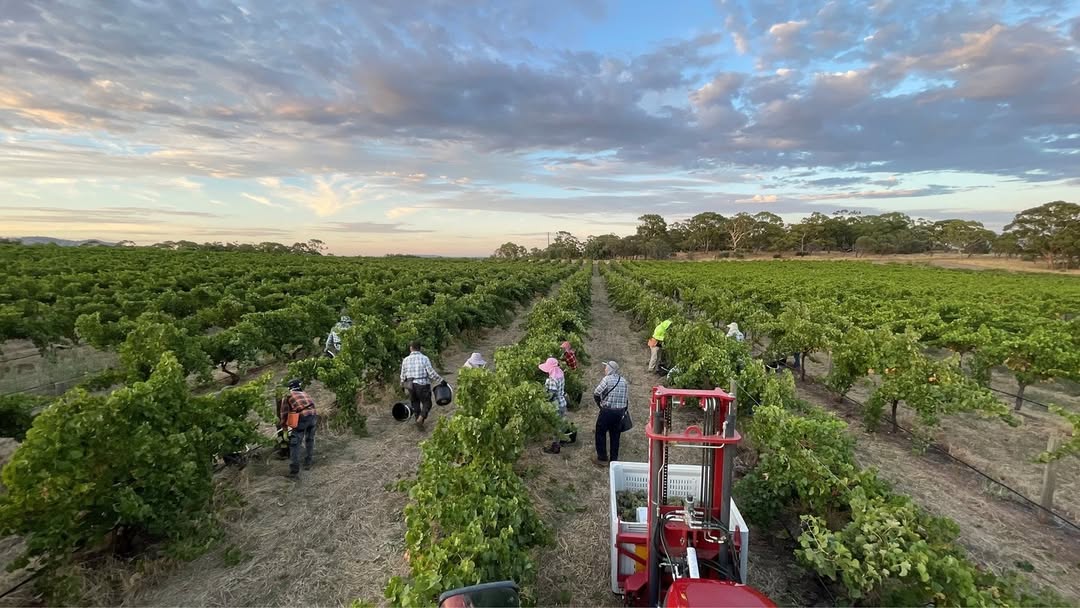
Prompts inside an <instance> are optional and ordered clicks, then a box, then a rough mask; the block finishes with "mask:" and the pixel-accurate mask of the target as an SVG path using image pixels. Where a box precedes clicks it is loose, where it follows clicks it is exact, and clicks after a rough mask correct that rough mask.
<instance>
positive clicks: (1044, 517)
mask: <svg viewBox="0 0 1080 608" xmlns="http://www.w3.org/2000/svg"><path fill="white" fill-rule="evenodd" d="M1060 440H1061V435H1060V434H1058V432H1057V431H1053V432H1051V433H1050V439H1049V440H1048V441H1047V443H1046V451H1047V452H1050V453H1052V452H1053V451H1054V450H1056V449H1057V448H1058V443H1059V441H1060ZM1057 463H1058V461H1057V460H1051V461H1050V462H1047V463H1046V464H1045V465H1044V467H1045V468H1044V469H1043V479H1042V493H1041V495H1040V497H1039V504H1041V505H1042V507H1043V509H1045V510H1043V511H1039V520H1040V521H1042V522H1043V523H1049V522H1050V520H1051V519H1052V516H1051V515H1050V511H1052V510H1053V509H1054V488H1055V486H1056V485H1057Z"/></svg>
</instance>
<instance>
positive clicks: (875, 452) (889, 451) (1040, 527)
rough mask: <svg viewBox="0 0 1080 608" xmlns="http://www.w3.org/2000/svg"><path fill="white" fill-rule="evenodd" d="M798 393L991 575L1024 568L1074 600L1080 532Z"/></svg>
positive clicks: (803, 387)
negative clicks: (954, 532)
mask: <svg viewBox="0 0 1080 608" xmlns="http://www.w3.org/2000/svg"><path fill="white" fill-rule="evenodd" d="M798 391H799V396H800V397H802V398H803V399H806V400H808V401H810V402H812V403H817V404H820V405H823V406H825V407H828V408H831V409H833V410H835V411H837V412H838V413H840V414H842V415H844V416H845V417H848V418H849V420H848V421H849V423H850V426H849V430H850V432H851V433H852V434H853V435H854V436H855V439H856V456H857V458H858V460H859V463H860V464H861V465H862V466H864V467H876V468H877V469H878V472H879V474H880V475H881V476H882V477H883V478H885V479H887V480H889V481H890V482H892V483H893V484H894V485H895V486H896V489H897V491H898V492H900V493H903V494H907V495H908V496H911V497H912V498H913V499H915V501H916V502H917V503H918V504H920V505H922V506H923V507H924V508H926V509H927V510H929V511H930V512H931V513H934V514H936V515H941V516H945V517H949V518H950V519H952V520H953V521H955V522H956V523H957V524H959V526H960V542H961V543H962V544H963V545H964V546H965V547H967V549H968V550H969V551H971V553H972V556H973V557H974V558H975V559H976V560H978V561H979V562H981V563H983V564H985V565H988V566H991V567H993V568H994V569H995V570H997V571H1001V570H1003V569H1008V570H1017V569H1018V568H1020V569H1024V570H1031V571H1030V572H1026V573H1024V574H1025V576H1027V577H1028V578H1029V579H1031V580H1032V581H1033V582H1035V583H1038V584H1041V585H1045V586H1048V587H1050V588H1052V589H1055V590H1056V591H1058V593H1061V594H1062V595H1064V596H1066V597H1068V598H1071V599H1072V600H1073V601H1076V602H1080V576H1078V575H1080V533H1074V532H1072V531H1070V530H1068V529H1066V528H1059V527H1057V526H1054V525H1052V524H1044V523H1041V522H1040V521H1039V520H1038V519H1037V518H1036V514H1035V513H1034V511H1033V510H1032V509H1031V508H1029V507H1027V506H1026V505H1023V504H1021V503H1019V502H1018V501H1016V500H1012V499H1010V498H1009V496H1010V495H1007V494H1005V493H1003V492H1002V491H1000V490H998V489H997V487H996V486H994V485H992V484H990V483H989V482H987V481H985V480H984V479H983V478H982V477H980V476H978V475H977V474H975V473H974V472H972V471H971V470H970V469H967V468H965V467H962V466H960V465H958V464H955V463H953V462H951V461H949V460H948V459H946V458H945V457H943V456H940V455H936V454H935V453H933V452H927V453H926V454H923V455H919V454H916V453H914V452H913V450H912V447H911V442H910V440H909V439H908V438H907V437H905V436H903V435H900V436H893V435H892V434H890V433H888V432H886V431H884V430H883V431H881V432H878V433H868V432H867V431H866V430H865V427H864V426H863V424H862V423H861V421H859V420H857V419H856V418H855V417H853V412H851V411H850V410H849V409H848V408H846V407H843V406H838V405H837V404H836V403H835V402H834V401H833V399H832V398H831V395H830V393H829V392H828V391H827V390H825V389H824V388H823V387H821V386H819V385H817V384H813V383H809V382H807V383H803V382H799V383H798ZM998 424H999V428H998V429H997V431H996V433H994V435H995V436H997V437H1000V438H1001V439H1002V440H1003V441H1004V440H1007V439H1008V437H1010V436H1011V435H1012V434H1013V431H1012V430H1011V429H1009V428H1008V427H1005V426H1004V425H1002V424H1000V423H998ZM882 426H883V428H887V427H888V425H887V424H883V425H882ZM1003 449H1004V448H1003ZM1075 509H1076V506H1075V505H1072V510H1075Z"/></svg>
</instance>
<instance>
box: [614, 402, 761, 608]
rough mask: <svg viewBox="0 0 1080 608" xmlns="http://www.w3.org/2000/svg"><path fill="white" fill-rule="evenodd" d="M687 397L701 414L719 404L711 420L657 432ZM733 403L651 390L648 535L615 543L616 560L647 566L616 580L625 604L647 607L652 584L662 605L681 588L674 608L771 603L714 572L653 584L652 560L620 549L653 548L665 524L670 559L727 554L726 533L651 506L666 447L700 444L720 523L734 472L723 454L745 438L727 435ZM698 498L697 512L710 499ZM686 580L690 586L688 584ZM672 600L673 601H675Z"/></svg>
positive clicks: (712, 511) (623, 536)
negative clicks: (694, 524)
mask: <svg viewBox="0 0 1080 608" xmlns="http://www.w3.org/2000/svg"><path fill="white" fill-rule="evenodd" d="M686 399H697V400H698V404H699V406H700V407H701V408H702V410H703V412H704V411H707V408H708V406H709V405H711V404H715V406H716V407H715V410H714V411H713V412H710V414H712V418H711V421H710V420H708V419H707V420H706V422H705V423H704V424H703V425H691V426H688V427H686V429H684V430H683V431H681V432H678V431H674V430H673V429H671V428H663V424H660V425H659V428H657V426H656V425H654V423H657V422H660V423H662V422H663V420H664V418H663V416H664V414H665V410H667V409H668V408H672V407H673V406H674V404H675V403H676V400H678V402H679V403H680V404H683V403H685V400H686ZM734 401H735V398H734V397H732V396H731V395H729V394H728V393H727V392H725V391H723V390H721V389H719V388H716V389H713V390H683V389H672V388H666V387H663V386H657V387H654V388H653V391H652V398H651V400H650V404H649V419H648V421H647V422H646V425H645V436H646V437H648V439H649V478H648V508H649V519H648V531H647V532H646V533H645V534H642V533H635V532H618V533H616V536H615V539H613V540H614V542H615V543H616V547H615V548H616V559H618V558H619V556H624V555H625V556H627V557H629V558H630V559H632V560H634V561H635V562H637V563H639V564H642V565H643V566H645V571H644V572H637V573H634V574H631V575H623V574H621V573H620V574H618V575H617V580H618V582H619V584H620V585H621V586H622V588H623V590H624V592H625V596H624V599H625V601H626V603H627V605H648V600H649V595H650V594H649V591H650V588H651V587H653V586H656V587H657V589H656V593H657V599H658V601H660V602H663V599H664V597H665V595H670V594H671V592H673V591H675V590H676V589H678V590H679V591H678V592H677V595H678V596H679V598H681V599H674V600H673V599H672V598H671V597H670V596H669V597H668V598H667V602H668V603H667V605H672V606H693V605H695V604H694V603H693V598H698V604H697V605H701V604H700V602H701V601H706V598H710V599H709V600H708V601H709V602H711V603H709V605H720V606H725V605H726V606H735V605H739V604H740V602H745V601H746V600H747V598H748V597H749V598H754V600H756V599H757V598H758V597H760V598H762V599H763V601H764V602H765V603H763V604H760V605H763V606H767V605H771V603H770V602H769V600H768V598H765V597H764V596H762V595H761V594H760V593H758V592H757V591H756V590H753V589H752V588H750V591H752V593H749V595H747V590H746V589H745V585H741V584H737V583H736V582H733V581H725V580H723V579H722V578H720V574H719V573H718V572H716V571H715V570H713V569H707V568H703V569H701V576H702V577H703V578H700V579H679V580H677V581H676V580H672V577H671V575H668V574H663V573H661V574H660V575H659V578H660V579H661V580H650V568H649V560H647V559H643V558H642V557H641V556H639V555H637V554H636V553H634V552H633V551H629V550H627V549H624V548H623V547H622V545H623V544H631V545H639V546H641V545H644V546H646V547H649V546H650V543H649V539H651V538H654V534H655V533H656V531H657V527H658V526H661V525H662V526H663V531H662V533H663V538H664V539H665V541H666V545H665V546H666V550H667V552H668V556H670V557H676V558H678V557H684V556H685V555H686V547H687V546H693V547H694V548H695V551H696V552H697V555H698V558H699V562H703V561H705V560H710V559H714V558H717V557H718V556H719V555H720V552H721V551H728V550H729V549H728V548H727V547H725V546H724V544H723V543H724V542H727V541H726V538H724V539H723V540H721V538H718V537H722V536H723V535H722V533H721V534H717V532H716V531H712V532H709V531H706V530H701V529H696V527H695V529H691V528H690V527H688V526H686V525H685V523H683V522H681V521H678V520H671V521H667V522H665V521H664V516H665V515H666V514H669V513H672V512H675V511H682V510H683V507H681V506H667V505H661V506H659V509H658V513H657V512H656V511H654V509H653V504H654V502H657V501H658V500H659V496H660V488H658V487H656V483H657V477H658V475H659V473H660V471H661V468H662V467H663V466H666V463H663V462H662V461H663V458H664V454H665V446H666V445H672V444H687V445H695V446H700V447H701V448H703V449H705V450H706V452H705V455H704V456H703V464H707V465H711V468H712V472H713V479H712V483H711V486H709V487H710V488H711V492H710V494H711V497H710V498H711V501H708V502H709V503H710V506H709V511H708V513H707V516H708V518H709V519H710V520H717V521H719V520H720V519H721V511H723V506H724V505H725V504H726V503H727V501H729V500H730V498H729V497H728V496H725V495H724V487H725V484H724V481H725V477H726V476H727V475H729V474H732V473H733V471H727V470H726V469H725V459H724V452H725V451H726V450H727V449H728V448H729V447H731V448H733V447H734V446H735V445H736V444H738V442H739V441H740V440H741V436H740V435H739V434H738V433H737V432H735V430H734V429H730V430H728V432H727V433H726V436H725V432H724V431H725V428H724V423H723V422H724V421H726V420H729V417H728V414H729V412H730V411H731V408H732V407H733V404H734ZM707 415H708V414H707ZM731 421H732V422H733V421H734V418H731ZM709 426H711V427H712V428H711V430H710V432H708V433H706V431H705V430H704V428H703V427H709ZM673 431H674V432H673ZM705 459H707V460H705ZM695 500H696V504H697V509H702V508H703V506H704V505H705V503H706V500H703V497H701V496H696V497H695ZM735 538H737V536H736V537H735ZM650 550H651V549H650ZM688 580H690V581H692V582H689V583H687V582H684V581H688ZM713 585H715V586H713ZM688 598H690V599H688ZM725 598H726V599H725ZM672 601H674V602H675V603H671V602H672ZM686 602H691V603H689V604H688V603H686ZM751 603H753V602H751ZM755 605H757V604H755Z"/></svg>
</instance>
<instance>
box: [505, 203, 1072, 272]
mask: <svg viewBox="0 0 1080 608" xmlns="http://www.w3.org/2000/svg"><path fill="white" fill-rule="evenodd" d="M638 222H639V223H638V226H637V230H636V231H635V233H634V234H630V235H627V236H618V235H616V234H602V235H590V236H588V237H587V238H585V239H584V240H582V239H579V238H578V237H576V236H574V235H573V234H571V233H569V232H566V231H559V232H556V233H555V238H554V239H553V240H552V241H551V242H550V243H549V244H548V245H547V247H545V248H543V249H541V248H539V247H533V248H532V249H526V248H525V247H524V246H521V245H518V244H516V243H513V242H507V243H503V244H502V245H500V246H499V248H498V249H496V250H495V252H494V254H493V257H496V258H504V259H519V258H526V257H532V258H545V259H551V258H557V259H566V258H570V259H573V258H592V259H611V258H646V259H667V258H670V257H672V256H673V255H675V254H676V253H688V254H689V253H701V254H706V255H708V254H713V255H715V256H716V257H721V258H722V257H733V256H734V257H742V256H743V255H745V254H747V253H763V252H773V253H775V254H778V255H779V254H783V253H785V252H790V253H792V254H794V255H796V256H808V255H813V254H815V253H820V252H825V253H833V252H844V253H854V254H855V256H856V257H859V256H863V255H873V254H876V255H886V254H912V253H934V252H939V251H940V252H955V253H961V254H966V255H968V256H971V255H975V254H989V253H993V254H995V255H1004V256H1007V257H1010V258H1011V257H1015V256H1019V257H1021V258H1023V259H1026V260H1031V261H1034V260H1035V259H1043V260H1045V261H1046V263H1047V265H1048V266H1049V267H1050V268H1074V267H1077V266H1080V204H1076V203H1067V202H1064V201H1054V202H1051V203H1046V204H1043V205H1040V206H1038V207H1032V208H1030V209H1025V210H1023V211H1021V212H1019V213H1017V214H1016V216H1015V217H1014V218H1013V221H1012V222H1010V223H1009V224H1008V225H1007V226H1005V230H1004V231H1002V232H1001V233H1000V234H999V233H997V232H994V231H993V230H990V229H989V228H987V227H985V226H984V225H983V223H982V222H978V221H975V220H965V219H944V220H938V221H931V220H927V219H924V218H912V217H911V216H909V215H907V214H904V213H900V212H891V213H882V214H880V215H869V214H867V215H864V214H862V213H860V212H859V211H848V210H840V211H836V212H835V213H833V214H832V215H826V214H824V213H819V212H815V213H813V214H811V215H810V216H808V217H806V218H804V219H803V220H802V221H800V222H798V223H791V224H788V223H785V222H784V220H783V219H781V218H780V216H778V215H776V214H775V213H771V212H769V211H762V212H760V213H754V214H750V213H745V212H744V213H738V214H736V215H733V216H724V215H721V214H719V213H714V212H711V211H706V212H704V213H699V214H697V215H695V216H693V217H691V218H690V219H687V220H684V221H677V222H671V223H668V222H667V220H665V219H664V218H663V217H662V216H660V215H657V214H653V213H650V214H646V215H642V216H641V217H639V218H638Z"/></svg>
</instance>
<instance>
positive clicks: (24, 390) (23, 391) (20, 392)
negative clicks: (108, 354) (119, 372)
mask: <svg viewBox="0 0 1080 608" xmlns="http://www.w3.org/2000/svg"><path fill="white" fill-rule="evenodd" d="M101 372H102V370H98V371H96V372H87V373H85V374H82V375H81V376H73V377H71V378H65V379H64V380H54V381H52V382H46V383H44V384H39V385H37V386H31V387H29V388H21V389H19V390H15V391H9V392H6V393H0V397H9V396H11V395H26V394H29V393H30V392H31V391H36V390H37V389H39V388H45V387H46V386H55V385H57V384H64V383H66V382H71V381H72V380H80V379H82V378H86V377H87V376H93V375H96V374H100V373H101Z"/></svg>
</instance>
